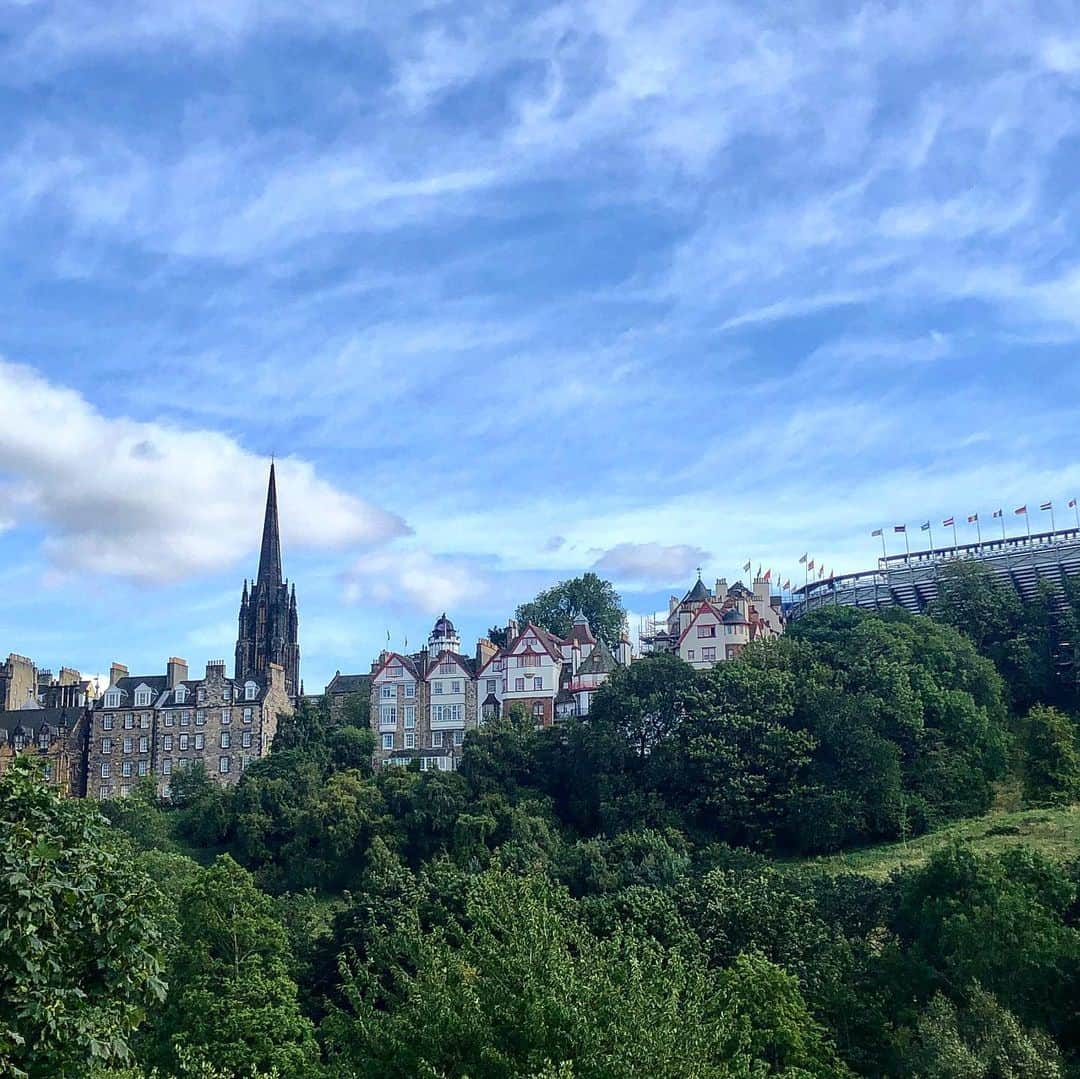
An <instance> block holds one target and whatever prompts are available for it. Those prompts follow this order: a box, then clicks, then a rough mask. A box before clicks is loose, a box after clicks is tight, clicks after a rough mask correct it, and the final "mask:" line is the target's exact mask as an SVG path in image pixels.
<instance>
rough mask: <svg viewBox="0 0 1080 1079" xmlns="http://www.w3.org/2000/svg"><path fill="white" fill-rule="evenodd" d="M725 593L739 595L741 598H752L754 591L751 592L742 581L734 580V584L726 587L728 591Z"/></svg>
mask: <svg viewBox="0 0 1080 1079" xmlns="http://www.w3.org/2000/svg"><path fill="white" fill-rule="evenodd" d="M727 594H728V595H729V596H741V597H742V598H743V599H753V598H754V593H753V592H751V591H750V589H749V588H747V587H746V585H744V584H743V583H742V581H736V582H735V583H734V584H733V585H732V586H731V587H730V588H729V589H728V593H727Z"/></svg>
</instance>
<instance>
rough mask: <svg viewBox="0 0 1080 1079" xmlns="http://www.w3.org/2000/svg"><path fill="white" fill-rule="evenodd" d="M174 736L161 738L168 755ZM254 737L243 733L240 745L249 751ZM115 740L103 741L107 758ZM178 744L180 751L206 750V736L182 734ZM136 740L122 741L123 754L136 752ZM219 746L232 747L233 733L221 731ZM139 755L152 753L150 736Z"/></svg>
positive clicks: (142, 743)
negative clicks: (189, 749) (191, 749)
mask: <svg viewBox="0 0 1080 1079" xmlns="http://www.w3.org/2000/svg"><path fill="white" fill-rule="evenodd" d="M173 737H174V736H173V735H171V734H163V735H162V736H161V749H162V751H163V752H165V753H168V752H169V751H170V750H171V749H172V747H173ZM252 741H253V736H252V733H251V731H241V733H240V744H241V745H242V746H243V747H244V748H245V749H248V748H250V746H251V745H252ZM114 744H115V743H114V740H113V739H112V738H102V739H101V752H102V754H104V755H105V756H108V755H109V754H110V753H112V751H113V746H114ZM177 744H178V747H179V748H180V749H188V748H193V749H204V748H205V746H206V736H205V735H203V734H194V735H191V734H181V735H179V736H178V737H177ZM134 745H135V740H134V739H133V738H124V739H123V740H122V741H121V751H122V752H123V753H132V752H134V751H135V750H134ZM218 745H219V746H220V747H221V748H222V749H228V748H229V747H230V746H231V745H232V732H231V731H221V732H220V736H219V738H218ZM138 752H139V753H149V752H150V739H149V737H148V736H146V735H143V736H142V737H141V738H140V739H139V748H138Z"/></svg>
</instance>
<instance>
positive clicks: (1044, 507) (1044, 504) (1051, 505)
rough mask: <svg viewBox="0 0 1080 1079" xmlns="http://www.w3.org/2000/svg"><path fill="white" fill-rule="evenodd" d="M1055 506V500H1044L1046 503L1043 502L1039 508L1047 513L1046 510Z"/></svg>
mask: <svg viewBox="0 0 1080 1079" xmlns="http://www.w3.org/2000/svg"><path fill="white" fill-rule="evenodd" d="M1053 508H1054V503H1053V502H1044V503H1043V504H1042V505H1041V506H1040V507H1039V509H1041V510H1042V511H1043V512H1044V513H1045V512H1046V511H1047V510H1052V509H1053Z"/></svg>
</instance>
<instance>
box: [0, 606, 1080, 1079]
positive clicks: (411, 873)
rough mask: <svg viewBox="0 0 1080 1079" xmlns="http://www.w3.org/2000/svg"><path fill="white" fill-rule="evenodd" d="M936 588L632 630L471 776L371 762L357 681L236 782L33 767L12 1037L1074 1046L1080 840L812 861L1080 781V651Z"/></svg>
mask: <svg viewBox="0 0 1080 1079" xmlns="http://www.w3.org/2000/svg"><path fill="white" fill-rule="evenodd" d="M939 613H940V614H941V617H940V618H939V620H933V619H929V618H913V617H910V616H907V615H903V614H901V613H894V614H891V615H888V616H869V615H866V614H862V613H860V612H855V611H851V610H847V609H835V610H830V611H826V612H822V613H820V614H818V615H817V616H815V617H814V618H811V619H807V620H805V621H802V622H800V623H799V624H798V625H797V626H795V627H794V628H793V629H792V631H791V632H790V633H789V634H788V635H787V636H786V637H785V638H783V639H781V640H779V641H774V642H770V643H768V644H767V645H761V646H755V647H752V648H750V649H748V650H747V652H746V653H745V654H744V655H743V656H742V657H741V658H740V659H739V660H738V661H735V662H731V663H727V664H723V665H721V666H719V667H717V668H715V669H714V670H712V671H709V672H705V673H696V672H694V671H692V670H691V669H690V668H688V667H686V666H685V665H684V664H682V663H681V662H680V661H678V660H677V659H673V658H671V657H656V658H650V659H646V660H642V661H641V662H639V663H636V664H634V665H632V666H631V667H630V668H629V669H627V670H623V671H619V672H617V673H616V675H615V676H613V677H612V679H611V680H610V682H609V683H608V684H607V685H606V686H605V687H604V688H603V689H602V690H601V692H600V693H598V694H597V696H596V699H595V702H594V708H593V712H592V714H591V715H590V717H589V718H588V721H587V722H577V723H570V724H567V725H565V726H562V727H559V728H557V729H553V730H544V731H536V730H534V729H533V728H532V727H531V725H530V724H529V723H528V722H527V721H526V719H525V717H524V716H520V715H515V714H511V715H508V716H506V717H503V718H502V719H500V720H498V721H496V722H493V723H491V724H489V725H488V726H486V727H485V728H483V729H482V730H480V731H476V732H472V733H470V734H469V735H468V736H467V738H466V746H465V754H464V759H463V762H462V766H461V768H460V770H459V771H458V772H456V773H423V774H421V773H419V772H409V771H403V770H399V769H386V770H383V771H381V772H379V773H378V774H372V772H371V770H370V766H369V761H370V754H371V749H372V735H371V732H370V731H369V730H368V729H367V728H366V709H364V708H358V709H357V712H356V714H355V715H354V716H352V717H346V719H345V721H344V722H342V723H340V724H335V723H333V722H331V720H330V717H329V715H328V714H327V713H326V712H325V711H323V710H322V709H321V708H318V707H313V706H311V705H305V706H304V708H303V709H302V710H301V712H300V713H299V714H298V715H297V716H295V717H293V718H292V719H290V720H289V721H288V722H285V723H283V724H282V727H281V730H280V731H279V737H278V741H277V743H276V744H275V751H274V753H273V754H272V755H270V756H269V757H268V758H266V759H265V760H263V761H260V762H258V763H257V764H255V765H253V766H252V767H251V768H250V769H249V770H248V772H247V773H246V774H245V775H244V777H243V779H242V780H241V782H240V783H239V784H238V785H237V786H236V787H235V788H234V789H232V790H222V789H220V788H218V787H217V786H215V785H214V784H213V783H211V781H210V780H209V778H208V777H207V776H206V775H205V774H203V773H200V772H198V771H193V772H191V773H188V774H186V775H184V776H183V777H182V778H181V777H177V779H178V781H177V783H175V784H174V792H173V793H174V800H173V804H172V805H170V806H168V807H162V806H160V805H158V804H157V803H156V801H155V799H154V797H153V792H152V789H149V788H143V789H140V790H139V791H137V793H136V795H135V796H133V797H132V798H129V799H127V800H125V801H123V802H116V803H110V804H108V805H106V807H105V812H106V813H107V815H108V818H109V820H110V821H111V825H112V826H109V824H108V823H107V822H106V821H105V820H103V819H102V818H101V817H100V815H99V813H98V810H97V807H93V806H81V805H77V804H75V803H61V802H58V801H56V800H55V799H53V798H52V797H51V795H49V794H47V793H46V792H45V791H43V789H42V788H41V786H40V785H39V784H37V783H36V781H35V780H34V779H33V777H30V776H28V775H26V774H24V773H25V771H26V769H24V768H22V767H20V768H18V769H15V770H13V771H11V772H9V773H8V775H7V776H5V777H4V778H3V779H2V780H0V810H2V813H3V818H2V819H3V820H4V821H5V822H7V823H8V825H9V826H8V827H7V828H6V829H5V830H4V832H3V834H2V835H0V1061H3V1062H4V1064H3V1066H4V1067H7V1069H8V1073H10V1074H25V1075H30V1076H44V1075H83V1074H87V1071H88V1067H87V1064H86V1062H87V1061H96V1062H97V1063H96V1067H97V1068H98V1072H97V1074H99V1075H102V1076H104V1075H110V1076H120V1075H124V1076H132V1077H135V1076H145V1075H149V1074H150V1073H151V1072H152V1071H154V1070H156V1072H157V1074H160V1075H162V1076H165V1075H200V1076H207V1077H211V1076H216V1075H223V1076H226V1075H227V1076H232V1075H237V1076H240V1075H269V1074H272V1073H274V1072H275V1071H276V1073H277V1074H279V1075H282V1076H371V1077H375V1076H379V1077H383V1076H387V1077H394V1076H401V1077H403V1079H404V1077H412V1076H432V1077H435V1076H455V1077H466V1076H468V1077H471V1079H502V1077H510V1076H544V1077H551V1079H554V1077H561V1079H562V1077H575V1076H576V1077H586V1076H587V1077H596V1079H601V1077H605V1079H606V1077H623V1076H625V1077H630V1076H639V1075H652V1076H662V1077H666V1076H670V1077H673V1079H674V1077H676V1076H694V1077H699V1076H700V1077H713V1076H715V1077H728V1076H731V1077H747V1079H749V1077H757V1076H786V1077H789V1079H794V1077H796V1076H800V1077H804V1076H823V1077H826V1076H836V1077H840V1076H848V1075H852V1074H862V1075H873V1076H896V1077H899V1076H922V1077H927V1079H931V1077H933V1079H946V1077H948V1079H968V1077H971V1079H977V1077H986V1079H991V1077H1001V1079H1005V1077H1017V1079H1026V1077H1031V1079H1034V1077H1036V1076H1038V1077H1044V1076H1050V1077H1053V1076H1065V1075H1068V1074H1080V1072H1077V1065H1078V1064H1080V1013H1078V1011H1077V1007H1076V1000H1077V999H1080V899H1078V895H1080V867H1076V866H1060V865H1057V864H1054V863H1051V862H1049V861H1046V860H1045V859H1043V858H1041V857H1040V856H1038V855H1037V854H1035V853H1034V852H1032V851H1030V850H1027V849H1024V848H1015V849H1013V850H1011V851H1009V852H1008V853H1006V854H1001V855H997V856H985V857H977V856H975V855H974V854H972V853H971V852H970V851H968V850H966V849H964V848H961V847H956V846H953V847H947V848H946V849H944V850H943V851H941V852H940V853H938V854H937V855H935V856H934V857H933V858H931V860H930V861H929V862H928V863H927V864H926V865H925V866H923V867H922V868H919V869H915V870H908V871H905V872H903V873H898V874H894V875H893V876H892V877H891V878H889V879H887V880H883V881H877V880H872V879H870V878H867V877H863V876H857V875H854V874H848V875H841V876H826V875H824V874H823V873H821V872H820V871H818V870H815V869H813V868H812V866H811V865H810V864H809V863H805V862H800V861H798V860H797V857H796V856H799V855H803V854H807V853H814V852H828V851H835V850H841V849H846V848H850V847H852V846H855V845H865V844H869V843H873V842H877V841H881V840H888V839H903V838H907V837H910V836H913V835H915V834H918V833H920V832H924V831H927V830H930V829H933V828H935V827H937V826H939V825H941V824H943V823H945V822H947V821H950V820H953V819H956V818H959V817H964V816H970V815H974V814H978V813H981V812H983V811H985V810H986V809H988V808H989V807H990V806H991V804H992V802H993V800H994V798H995V796H1000V795H1001V792H1002V791H1003V790H1006V789H1010V790H1015V791H1019V792H1020V795H1021V796H1022V797H1024V798H1025V799H1027V800H1028V801H1029V802H1031V803H1033V804H1040V805H1041V804H1048V803H1061V802H1065V801H1069V800H1072V799H1075V798H1076V796H1077V792H1078V791H1080V751H1078V747H1077V738H1076V724H1075V722H1074V721H1073V719H1071V718H1070V716H1069V715H1068V709H1069V707H1070V704H1069V699H1068V695H1067V692H1066V691H1067V682H1066V681H1065V680H1063V679H1062V677H1061V674H1060V671H1061V668H1060V666H1058V665H1057V664H1056V663H1053V664H1046V665H1044V667H1043V676H1042V680H1041V682H1040V680H1039V678H1038V677H1036V676H1035V675H1034V674H1033V671H1034V667H1032V666H1029V667H1027V668H1024V669H1023V670H1022V671H1021V672H1020V673H1019V674H1018V670H1019V668H1009V667H1007V666H1003V667H998V666H997V664H998V663H999V661H1000V660H999V657H998V656H996V655H995V654H994V650H995V649H996V648H997V647H998V646H999V643H1000V642H996V641H995V639H994V638H992V636H990V635H985V636H983V637H982V638H981V639H978V640H976V639H974V638H973V637H971V638H969V637H968V636H967V635H965V634H963V633H961V632H959V631H958V630H957V629H954V628H952V627H951V626H950V625H948V624H946V623H947V622H948V621H953V620H955V619H953V618H948V617H946V615H945V613H943V612H939ZM994 617H996V616H994ZM1037 652H1038V648H1037V647H1035V646H1034V645H1033V646H1032V654H1034V653H1037ZM1003 675H1004V677H1003ZM1021 678H1022V681H1020V680H1018V679H1021ZM82 904H90V905H91V907H92V909H93V910H94V911H96V912H97V913H95V915H94V919H93V920H90V921H88V920H87V919H85V918H82V917H81V916H76V915H75V914H74V913H73V911H74V910H79V911H81V910H82ZM114 968H115V970H114ZM91 972H93V973H91ZM1070 1068H1071V1069H1072V1071H1071V1072H1070V1070H1069V1069H1070ZM0 1073H3V1072H2V1069H0Z"/></svg>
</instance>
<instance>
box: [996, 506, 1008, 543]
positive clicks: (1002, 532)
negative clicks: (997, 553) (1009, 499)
mask: <svg viewBox="0 0 1080 1079" xmlns="http://www.w3.org/2000/svg"><path fill="white" fill-rule="evenodd" d="M998 516H999V517H1000V518H1001V538H1002V539H1005V538H1006V537H1005V510H1004V508H1002V510H1001V512H1000V513H999V514H998Z"/></svg>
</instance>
